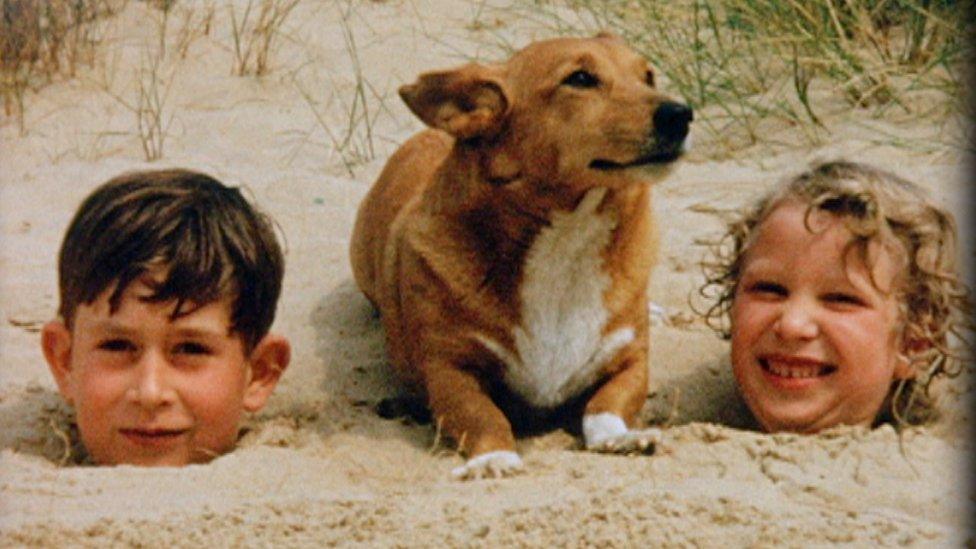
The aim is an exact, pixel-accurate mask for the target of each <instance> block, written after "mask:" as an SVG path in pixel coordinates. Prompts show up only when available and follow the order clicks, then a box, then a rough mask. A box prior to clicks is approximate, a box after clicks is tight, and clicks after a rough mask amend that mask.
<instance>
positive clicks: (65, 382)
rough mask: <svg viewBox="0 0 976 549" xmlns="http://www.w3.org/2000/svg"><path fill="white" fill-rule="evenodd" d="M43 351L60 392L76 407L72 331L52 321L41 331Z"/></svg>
mask: <svg viewBox="0 0 976 549" xmlns="http://www.w3.org/2000/svg"><path fill="white" fill-rule="evenodd" d="M41 350H42V351H44V359H45V360H47V365H48V368H50V369H51V374H52V375H53V376H54V381H55V382H56V383H57V384H58V392H60V393H61V396H62V397H64V400H65V401H67V403H68V404H71V405H74V388H73V387H74V385H73V384H72V382H71V331H70V330H68V327H67V326H65V324H64V322H62V321H60V320H52V321H51V322H48V323H47V324H45V325H44V327H43V328H42V329H41Z"/></svg>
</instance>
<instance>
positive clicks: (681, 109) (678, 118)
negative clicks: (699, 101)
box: [654, 101, 695, 143]
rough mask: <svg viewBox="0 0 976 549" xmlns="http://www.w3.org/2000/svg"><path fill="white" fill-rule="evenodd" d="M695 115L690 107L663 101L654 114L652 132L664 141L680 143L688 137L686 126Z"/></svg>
mask: <svg viewBox="0 0 976 549" xmlns="http://www.w3.org/2000/svg"><path fill="white" fill-rule="evenodd" d="M694 118H695V115H694V112H692V110H691V107H689V106H688V105H682V104H681V103H676V102H674V101H665V102H664V103H661V104H660V105H658V106H657V111H656V112H655V113H654V131H655V132H656V133H657V134H658V135H659V136H661V137H662V138H663V139H664V140H667V141H672V142H677V143H680V142H681V141H682V140H683V139H684V138H685V137H687V136H688V124H690V123H691V121H692V120H694Z"/></svg>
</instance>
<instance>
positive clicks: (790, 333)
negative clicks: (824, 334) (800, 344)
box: [774, 299, 819, 340]
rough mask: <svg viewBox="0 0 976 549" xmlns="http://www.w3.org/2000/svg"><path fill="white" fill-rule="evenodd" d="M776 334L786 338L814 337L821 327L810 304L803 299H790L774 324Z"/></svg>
mask: <svg viewBox="0 0 976 549" xmlns="http://www.w3.org/2000/svg"><path fill="white" fill-rule="evenodd" d="M774 330H775V331H776V335H777V336H779V337H780V338H782V339H786V340H797V339H800V340H803V339H813V338H815V337H817V334H818V333H819V327H818V326H817V321H816V318H815V315H814V313H813V311H812V310H811V307H810V306H809V304H806V303H804V302H803V301H802V300H798V299H793V300H788V301H787V302H786V303H785V304H784V305H783V310H782V312H781V313H780V315H779V318H778V319H777V320H776V325H775V326H774Z"/></svg>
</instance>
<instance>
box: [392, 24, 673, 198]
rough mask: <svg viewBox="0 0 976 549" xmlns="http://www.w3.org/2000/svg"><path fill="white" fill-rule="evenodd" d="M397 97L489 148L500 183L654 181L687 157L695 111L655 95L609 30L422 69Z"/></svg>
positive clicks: (491, 171)
mask: <svg viewBox="0 0 976 549" xmlns="http://www.w3.org/2000/svg"><path fill="white" fill-rule="evenodd" d="M400 96H401V97H402V98H403V100H404V101H405V102H406V103H407V105H408V106H409V107H410V109H411V110H412V111H413V112H414V113H415V114H416V115H417V116H418V117H419V118H420V119H421V120H423V121H424V122H425V123H427V124H428V125H429V126H432V127H435V128H440V129H442V130H444V131H446V132H448V133H450V134H452V135H453V136H455V137H456V138H457V139H458V140H459V141H460V142H461V143H462V144H466V145H469V146H471V147H473V148H475V149H480V150H482V151H484V156H485V158H484V160H485V166H486V170H487V172H488V173H487V176H488V177H489V179H493V180H496V181H506V180H511V179H514V178H521V179H529V180H533V181H539V182H545V183H547V184H556V185H570V186H576V185H577V184H578V185H581V186H587V187H589V186H594V185H607V186H614V185H620V184H622V183H627V182H630V181H636V180H648V179H655V178H656V177H655V176H661V175H663V174H665V173H666V172H667V171H668V169H667V168H668V166H669V165H670V164H671V163H672V162H673V161H674V160H676V159H677V158H678V157H679V156H680V155H681V154H682V152H683V150H684V143H685V138H686V137H687V135H688V130H689V124H690V122H691V120H692V111H691V108H689V107H688V106H686V105H684V104H682V103H679V102H676V101H673V100H671V99H669V98H668V97H667V96H665V95H664V94H662V93H661V92H659V91H658V89H657V87H656V85H655V78H654V72H653V70H652V69H651V67H650V66H649V65H648V63H647V61H646V60H645V59H644V58H643V57H641V56H640V55H638V54H637V53H636V52H634V51H633V50H632V49H631V48H630V47H628V46H627V44H626V43H624V41H623V40H621V39H620V38H618V37H616V36H614V35H611V34H606V33H601V34H599V35H597V36H596V37H593V38H586V39H581V38H558V39H553V40H547V41H543V42H536V43H534V44H531V45H529V46H528V47H526V48H525V49H522V50H521V51H518V52H517V53H515V55H513V56H512V58H511V59H509V60H508V62H506V63H504V64H498V65H483V64H477V63H471V64H468V65H465V66H462V67H460V68H457V69H454V70H450V71H443V72H434V73H426V74H423V75H421V76H420V78H419V79H418V81H417V82H416V83H414V84H410V85H407V86H403V87H402V88H401V89H400ZM635 168H641V169H640V170H637V169H635Z"/></svg>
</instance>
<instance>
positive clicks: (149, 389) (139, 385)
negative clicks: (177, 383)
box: [128, 350, 174, 408]
mask: <svg viewBox="0 0 976 549" xmlns="http://www.w3.org/2000/svg"><path fill="white" fill-rule="evenodd" d="M167 367H168V365H167V362H166V358H165V357H164V356H162V355H161V353H158V352H156V351H153V350H147V351H145V352H143V353H142V356H141V357H140V358H139V362H138V364H136V365H135V368H136V378H135V380H134V382H133V384H132V386H131V387H130V388H129V391H128V396H129V399H130V400H131V401H133V402H135V403H136V404H138V405H139V406H142V407H143V408H156V407H158V406H160V405H163V404H166V403H169V402H172V401H173V398H174V393H173V389H172V388H171V387H170V385H169V383H168V381H167V379H166V378H167V375H166V374H167V372H166V370H167Z"/></svg>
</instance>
